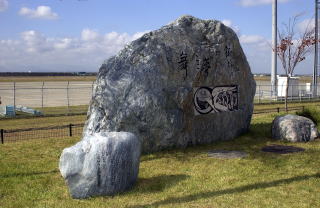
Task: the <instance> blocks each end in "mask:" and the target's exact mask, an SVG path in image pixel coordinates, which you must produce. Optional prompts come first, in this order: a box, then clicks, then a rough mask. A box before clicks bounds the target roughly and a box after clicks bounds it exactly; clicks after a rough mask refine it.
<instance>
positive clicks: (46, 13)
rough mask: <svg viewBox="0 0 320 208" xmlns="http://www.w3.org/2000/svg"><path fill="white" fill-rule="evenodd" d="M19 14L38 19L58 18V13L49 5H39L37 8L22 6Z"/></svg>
mask: <svg viewBox="0 0 320 208" xmlns="http://www.w3.org/2000/svg"><path fill="white" fill-rule="evenodd" d="M19 14H20V15H22V16H27V17H29V18H37V19H49V20H53V19H57V18H58V14H57V13H54V12H52V11H51V8H50V7H48V6H38V7H37V8H36V9H29V8H27V7H22V8H21V9H20V11H19Z"/></svg>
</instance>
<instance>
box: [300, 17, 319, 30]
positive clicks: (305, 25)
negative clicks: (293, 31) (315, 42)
mask: <svg viewBox="0 0 320 208" xmlns="http://www.w3.org/2000/svg"><path fill="white" fill-rule="evenodd" d="M297 26H298V30H299V32H301V33H303V32H304V31H306V30H307V29H308V30H310V29H312V28H314V26H315V19H314V18H313V19H305V20H303V21H301V22H299V23H298V25H297Z"/></svg>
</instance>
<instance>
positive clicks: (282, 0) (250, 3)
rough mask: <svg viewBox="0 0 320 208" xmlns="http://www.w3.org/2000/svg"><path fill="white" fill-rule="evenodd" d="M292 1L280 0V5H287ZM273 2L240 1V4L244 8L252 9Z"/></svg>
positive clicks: (261, 0)
mask: <svg viewBox="0 0 320 208" xmlns="http://www.w3.org/2000/svg"><path fill="white" fill-rule="evenodd" d="M289 1H290V0H278V3H286V2H289ZM272 2H273V0H240V1H239V3H240V5H241V6H243V7H252V6H259V5H266V4H272Z"/></svg>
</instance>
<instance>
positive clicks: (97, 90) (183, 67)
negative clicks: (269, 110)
mask: <svg viewBox="0 0 320 208" xmlns="http://www.w3.org/2000/svg"><path fill="white" fill-rule="evenodd" d="M255 87H256V84H255V81H254V79H253V76H252V74H251V71H250V67H249V65H248V62H247V60H246V57H245V55H244V53H243V51H242V48H241V46H240V43H239V40H238V38H237V35H236V33H235V32H234V31H233V30H232V29H230V28H229V27H227V26H225V25H224V24H222V23H221V22H219V21H215V20H201V19H197V18H195V17H192V16H183V17H181V18H179V19H177V20H176V21H174V22H172V23H171V24H168V25H166V26H164V27H162V28H161V29H159V30H155V31H152V32H149V33H146V34H144V35H143V36H142V37H141V38H139V39H137V40H135V41H133V42H132V43H130V44H129V45H127V46H126V47H125V48H124V49H123V50H121V51H120V52H119V53H118V54H117V55H116V56H113V57H111V58H109V59H108V60H106V61H105V62H104V63H103V64H102V66H101V68H100V70H99V73H98V76H97V80H96V81H95V84H94V93H93V97H92V100H91V102H90V107H89V110H88V120H87V122H86V125H85V127H84V135H90V134H92V133H94V132H100V131H127V132H132V133H134V134H135V135H137V136H138V137H139V138H141V139H142V142H143V152H154V151H159V150H161V149H167V148H172V147H186V146H188V145H195V144H204V143H212V142H214V141H217V140H230V139H233V138H235V137H237V136H238V135H240V134H241V133H244V132H246V131H247V130H248V127H249V125H250V121H251V116H252V111H253V97H254V94H255Z"/></svg>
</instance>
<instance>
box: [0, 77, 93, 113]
mask: <svg viewBox="0 0 320 208" xmlns="http://www.w3.org/2000/svg"><path fill="white" fill-rule="evenodd" d="M93 84H94V82H92V81H68V82H60V81H57V82H0V97H1V102H2V105H13V106H18V105H19V106H27V107H31V108H37V109H40V110H41V109H42V110H43V109H44V108H46V107H62V106H64V107H67V111H68V112H70V111H71V110H72V107H71V106H81V105H85V106H87V105H88V104H89V102H90V100H91V97H92V92H93ZM69 107H71V108H69ZM86 110H87V109H86V108H85V111H84V112H86Z"/></svg>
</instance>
